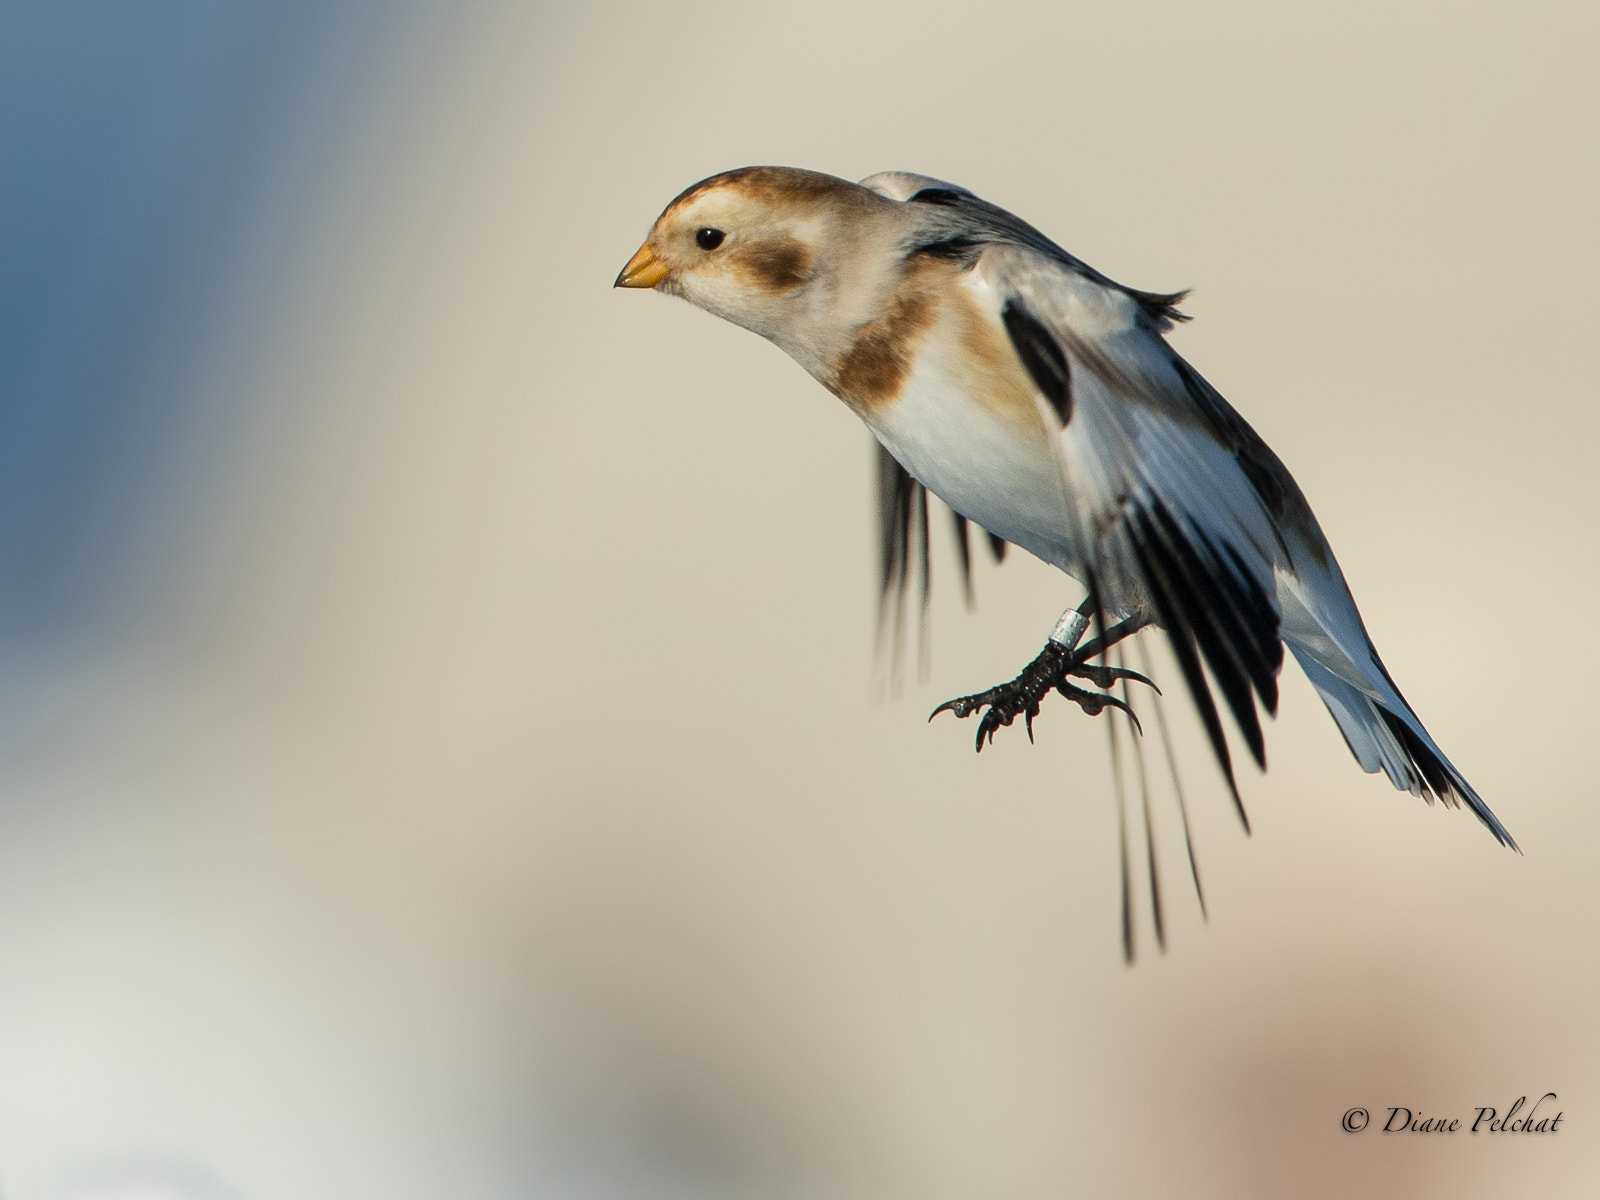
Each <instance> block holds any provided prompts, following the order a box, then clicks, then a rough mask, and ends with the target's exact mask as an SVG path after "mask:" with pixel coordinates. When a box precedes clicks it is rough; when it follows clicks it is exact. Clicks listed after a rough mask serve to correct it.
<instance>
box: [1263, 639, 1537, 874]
mask: <svg viewBox="0 0 1600 1200" xmlns="http://www.w3.org/2000/svg"><path fill="white" fill-rule="evenodd" d="M1319 640H1320V639H1319ZM1284 641H1285V643H1286V644H1287V645H1288V647H1289V649H1290V650H1291V651H1292V652H1293V653H1294V656H1295V659H1296V661H1298V662H1299V664H1300V666H1301V669H1302V670H1304V671H1305V673H1306V677H1307V678H1308V679H1310V680H1311V686H1312V687H1314V688H1316V689H1317V694H1318V695H1319V696H1321V697H1322V702H1323V703H1324V704H1326V705H1327V706H1328V711H1329V712H1330V713H1332V714H1333V719H1334V721H1335V722H1337V723H1338V726H1339V731H1340V732H1341V733H1343V734H1344V740H1345V743H1346V744H1347V745H1348V746H1349V747H1350V753H1351V754H1353V755H1355V758H1356V761H1357V762H1358V763H1360V764H1361V769H1362V770H1363V771H1367V772H1377V771H1379V770H1381V771H1382V772H1383V773H1384V774H1385V775H1387V776H1388V777H1389V779H1390V781H1391V782H1392V783H1393V784H1394V786H1395V787H1397V788H1399V789H1400V790H1401V791H1405V792H1410V793H1411V794H1412V795H1413V796H1421V797H1423V798H1424V799H1425V800H1427V801H1428V803H1430V804H1432V803H1433V798H1434V797H1435V796H1437V797H1439V799H1441V800H1443V801H1444V802H1445V803H1446V804H1449V805H1452V806H1457V807H1459V805H1460V804H1461V803H1462V802H1463V801H1465V802H1466V805H1467V807H1468V808H1470V809H1471V810H1472V811H1473V813H1475V814H1476V815H1477V818H1478V820H1480V821H1482V822H1483V823H1484V825H1486V826H1487V827H1488V829H1489V832H1490V833H1492V834H1494V836H1495V839H1496V840H1497V841H1499V842H1500V844H1501V845H1503V846H1509V847H1511V848H1512V849H1513V850H1516V849H1517V848H1518V847H1517V843H1516V842H1515V840H1513V839H1512V837H1511V835H1510V834H1509V833H1507V832H1506V828H1505V826H1504V825H1502V824H1500V819H1499V818H1498V817H1496V816H1495V815H1494V813H1493V812H1491V811H1490V809H1489V806H1488V805H1487V804H1485V803H1484V802H1483V797H1481V796H1479V795H1478V793H1477V792H1476V791H1474V790H1473V788H1472V785H1471V784H1469V783H1468V782H1467V781H1466V779H1465V778H1464V777H1463V776H1462V774H1461V772H1460V771H1458V770H1456V768H1455V766H1454V765H1453V764H1452V763H1451V762H1450V760H1449V759H1448V758H1446V757H1445V756H1444V751H1442V750H1440V749H1439V746H1438V744H1437V743H1436V742H1435V741H1434V740H1433V738H1431V737H1430V736H1428V731H1427V730H1426V729H1424V728H1423V727H1422V722H1421V721H1420V720H1418V718H1417V714H1416V713H1415V712H1413V711H1412V710H1411V706H1410V705H1409V704H1407V703H1406V701H1405V697H1404V696H1402V695H1401V694H1400V689H1399V688H1397V687H1395V685H1394V680H1392V679H1391V678H1390V677H1389V672H1388V671H1387V670H1386V669H1385V668H1384V666H1383V663H1382V662H1381V661H1380V660H1379V658H1378V655H1377V652H1376V651H1372V652H1371V656H1370V662H1371V665H1372V668H1374V669H1373V670H1363V669H1361V668H1362V667H1363V666H1365V664H1356V663H1353V662H1347V663H1341V664H1339V665H1340V666H1347V667H1355V668H1356V670H1357V671H1358V672H1359V677H1361V678H1362V680H1363V683H1365V684H1366V685H1367V686H1364V687H1357V686H1356V685H1355V684H1353V683H1351V682H1349V680H1348V679H1346V678H1341V676H1342V675H1347V674H1349V673H1350V672H1349V671H1348V670H1346V671H1341V672H1340V673H1339V674H1335V673H1334V672H1333V671H1332V670H1330V669H1329V667H1328V665H1326V664H1324V663H1323V662H1322V661H1321V660H1320V658H1319V657H1318V655H1317V654H1316V651H1315V650H1314V649H1313V648H1312V647H1310V646H1307V645H1305V644H1302V643H1300V642H1298V641H1296V640H1295V639H1294V638H1293V637H1292V636H1285V638H1284ZM1367 645H1368V648H1369V649H1370V647H1371V642H1370V640H1369V641H1368V642H1367ZM1317 649H1322V650H1324V652H1325V653H1326V649H1327V647H1326V643H1324V644H1323V645H1322V646H1319V647H1317ZM1341 657H1342V656H1341Z"/></svg>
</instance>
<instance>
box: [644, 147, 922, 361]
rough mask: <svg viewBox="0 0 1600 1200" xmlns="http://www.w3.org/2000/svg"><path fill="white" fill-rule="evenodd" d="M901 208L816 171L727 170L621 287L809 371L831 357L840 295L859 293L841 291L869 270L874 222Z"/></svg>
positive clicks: (677, 209)
mask: <svg viewBox="0 0 1600 1200" xmlns="http://www.w3.org/2000/svg"><path fill="white" fill-rule="evenodd" d="M894 207H896V206H895V205H894V204H893V202H892V201H889V200H887V198H885V197H883V196H880V195H878V194H877V193H875V192H871V191H868V190H867V189H866V188H863V187H860V186H858V185H856V184H853V183H849V182H846V181H845V180H843V179H836V178H834V177H833V176H831V175H822V174H818V173H817V172H815V171H802V170H798V169H795V168H792V167H745V168H743V169H741V170H737V171H727V172H725V173H723V174H721V175H713V176H712V177H711V178H710V179H706V180H703V181H702V182H700V183H697V184H695V185H694V186H693V187H691V188H689V189H688V190H687V191H685V192H684V193H683V194H681V195H680V196H678V198H677V199H675V200H674V201H673V202H672V203H671V204H669V205H667V207H666V210H665V211H664V212H663V213H662V214H661V216H660V217H659V218H657V220H656V223H655V226H654V228H652V229H651V230H650V236H649V237H647V238H646V239H645V242H644V245H643V246H641V247H639V252H638V253H637V254H635V255H634V256H633V257H632V258H631V259H630V260H629V261H628V265H627V266H625V267H623V268H622V272H621V274H619V275H618V276H617V280H616V286H617V287H631V288H655V289H656V290H658V291H662V292H667V293H670V294H672V295H676V296H682V297H683V298H684V299H685V300H688V301H689V302H690V303H691V304H694V305H696V306H697V307H699V308H703V309H705V310H706V311H707V312H711V313H714V314H716V315H717V316H719V317H723V318H724V319H726V320H729V321H732V322H733V323H734V324H736V325H741V326H743V327H744V328H746V329H749V330H751V331H753V332H755V333H759V334H761V335H762V336H763V337H766V338H770V339H771V340H772V341H774V342H777V343H778V344H779V345H780V346H782V347H783V348H784V349H785V350H787V351H789V352H790V353H791V354H793V355H794V356H795V357H796V358H798V359H800V360H801V362H802V363H804V362H806V361H807V359H808V358H811V357H813V356H814V354H815V353H820V352H821V351H822V350H823V349H824V347H823V346H822V345H821V343H822V342H824V341H826V340H828V339H827V335H828V334H829V333H830V332H831V331H834V330H838V329H839V328H840V325H841V323H840V317H841V315H845V316H846V317H848V314H841V313H840V312H839V311H838V304H839V302H840V297H841V294H842V293H843V294H846V295H848V294H851V293H854V292H857V291H859V289H856V288H847V289H841V287H840V284H841V282H843V281H844V280H845V279H846V277H849V278H850V279H852V280H854V279H857V277H859V275H860V274H861V272H862V270H863V269H870V265H871V264H870V261H868V262H866V263H865V264H864V262H863V255H862V254H861V253H860V252H859V251H860V249H861V248H862V247H863V246H865V245H866V244H867V239H868V238H870V236H871V232H872V229H873V228H874V226H875V224H876V220H875V218H876V219H883V218H884V217H885V216H886V210H889V209H892V208H894ZM863 299H870V297H863ZM808 351H809V352H811V353H808Z"/></svg>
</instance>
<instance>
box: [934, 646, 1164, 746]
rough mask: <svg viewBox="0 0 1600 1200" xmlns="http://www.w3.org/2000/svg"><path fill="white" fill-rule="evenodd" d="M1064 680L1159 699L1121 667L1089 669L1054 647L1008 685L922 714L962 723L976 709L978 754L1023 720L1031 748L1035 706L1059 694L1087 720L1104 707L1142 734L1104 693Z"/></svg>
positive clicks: (1124, 706)
mask: <svg viewBox="0 0 1600 1200" xmlns="http://www.w3.org/2000/svg"><path fill="white" fill-rule="evenodd" d="M1069 676H1075V677H1078V678H1081V679H1087V680H1089V681H1090V682H1091V683H1093V684H1095V685H1096V686H1098V687H1101V688H1111V687H1113V686H1115V684H1116V683H1117V681H1118V680H1132V681H1133V682H1135V683H1142V684H1144V685H1146V686H1147V687H1149V688H1152V689H1154V690H1155V691H1156V693H1157V694H1158V695H1159V694H1160V689H1158V688H1156V685H1155V684H1154V683H1153V682H1151V681H1150V680H1149V679H1148V678H1146V677H1145V676H1143V675H1141V674H1139V672H1137V671H1131V670H1128V669H1127V668H1125V667H1110V666H1098V665H1095V664H1091V663H1088V662H1085V661H1084V654H1083V650H1082V649H1080V650H1079V651H1078V652H1077V653H1075V654H1074V653H1072V652H1069V651H1068V650H1067V649H1066V648H1065V647H1064V646H1061V645H1059V644H1058V643H1056V642H1047V643H1046V644H1045V648H1044V649H1043V650H1041V651H1040V652H1039V655H1038V657H1036V658H1035V659H1034V660H1033V661H1032V662H1031V663H1029V664H1028V665H1027V666H1026V667H1024V668H1023V670H1022V673H1021V674H1020V675H1018V676H1017V677H1016V678H1015V679H1013V680H1011V682H1009V683H1002V684H1000V685H998V686H997V687H992V688H989V689H988V690H987V691H982V692H974V693H973V694H972V695H970V696H957V697H956V698H955V699H954V700H946V701H945V702H944V703H943V704H941V705H939V707H938V708H936V709H934V710H933V712H931V713H929V714H928V720H930V721H931V720H933V718H934V717H937V716H938V715H939V714H940V713H942V712H952V713H955V715H956V716H957V717H960V718H966V717H969V716H971V715H973V714H974V713H976V712H978V711H979V710H980V709H981V710H983V716H982V717H981V718H980V719H979V721H978V731H977V737H976V738H975V739H974V741H975V746H974V748H975V749H976V750H977V751H978V752H979V753H981V752H982V751H983V747H984V743H985V742H986V741H987V742H988V744H990V745H993V744H994V735H995V733H996V731H998V730H999V729H1000V727H1001V726H1003V725H1010V724H1011V723H1012V722H1013V721H1015V720H1016V719H1017V718H1018V717H1019V716H1020V717H1022V719H1023V728H1024V729H1026V730H1027V734H1028V741H1029V742H1032V741H1033V719H1034V718H1035V717H1036V716H1038V715H1039V705H1040V703H1041V702H1042V701H1043V700H1044V698H1045V697H1046V696H1048V695H1049V694H1050V693H1051V692H1060V693H1061V694H1062V695H1063V696H1065V697H1067V699H1069V700H1072V701H1074V702H1075V703H1076V704H1077V705H1078V707H1079V708H1081V709H1083V711H1084V712H1085V713H1087V714H1089V715H1090V716H1098V715H1099V714H1100V713H1101V712H1103V711H1105V709H1106V708H1108V707H1109V708H1118V709H1121V710H1122V711H1123V712H1125V713H1127V714H1128V719H1129V720H1130V721H1132V722H1133V727H1134V729H1135V730H1137V731H1138V732H1139V733H1140V734H1143V733H1144V729H1143V728H1142V727H1141V726H1140V724H1139V718H1138V717H1137V716H1136V715H1135V714H1134V712H1133V710H1132V709H1131V708H1129V707H1128V705H1127V704H1126V703H1124V702H1123V701H1122V700H1119V699H1118V698H1117V697H1116V696H1114V695H1110V694H1108V693H1107V692H1103V691H1102V692H1091V691H1088V690H1087V689H1084V688H1080V687H1078V686H1076V685H1075V684H1072V683H1069V682H1067V679H1068V677H1069Z"/></svg>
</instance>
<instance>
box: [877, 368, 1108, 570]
mask: <svg viewBox="0 0 1600 1200" xmlns="http://www.w3.org/2000/svg"><path fill="white" fill-rule="evenodd" d="M862 417H863V419H864V420H865V421H866V422H867V424H868V426H869V427H871V429H872V432H873V433H874V434H875V435H877V438H878V440H879V441H880V442H882V443H883V446H884V448H885V449H886V450H888V451H889V453H890V454H892V455H894V457H895V459H896V460H897V461H898V462H899V463H900V465H901V466H903V467H905V469H906V470H907V471H909V472H910V473H911V475H912V477H913V478H914V479H916V480H917V481H918V482H919V483H921V484H922V485H923V486H924V487H926V488H927V489H928V490H929V491H930V492H932V493H933V494H934V495H936V496H938V497H939V499H941V500H943V501H944V502H945V503H946V504H948V505H949V506H950V507H951V508H953V509H955V511H956V512H958V513H960V514H961V515H962V516H964V517H966V518H968V519H969V520H971V521H975V522H977V523H978V524H979V525H981V526H983V528H985V529H987V530H988V531H989V532H990V533H993V534H995V535H997V536H999V537H1002V538H1005V540H1006V541H1008V542H1012V543H1014V544H1015V545H1018V546H1021V547H1022V548H1023V549H1024V550H1027V551H1028V552H1030V553H1031V554H1034V555H1036V556H1038V557H1039V558H1041V559H1043V560H1044V561H1046V562H1048V563H1052V564H1053V565H1055V566H1058V567H1060V568H1061V569H1062V570H1064V571H1067V572H1068V573H1069V574H1073V575H1077V574H1078V573H1079V572H1078V570H1077V568H1078V567H1079V566H1080V564H1081V562H1082V555H1081V554H1079V553H1078V552H1077V548H1076V545H1075V543H1076V540H1077V539H1076V537H1075V536H1074V535H1075V531H1076V525H1075V522H1074V520H1073V517H1072V513H1071V510H1070V508H1069V507H1068V501H1067V493H1066V487H1065V480H1064V479H1063V477H1062V471H1061V460H1060V457H1059V454H1058V452H1057V451H1056V449H1055V447H1054V445H1053V444H1052V443H1053V441H1054V438H1053V435H1052V433H1051V432H1049V431H1048V429H1047V426H1046V424H1045V421H1044V418H1043V416H1042V415H1041V413H1040V412H1039V405H1038V403H1037V402H1036V401H1035V400H1034V399H1033V397H1032V395H1031V393H1030V394H1029V395H1027V397H1026V398H1025V401H1019V400H1018V399H1017V398H1015V397H1008V398H1005V399H1003V400H1001V401H999V402H996V398H995V397H993V396H992V395H991V396H988V397H986V398H985V399H983V400H978V399H974V398H973V389H972V388H971V387H970V385H969V384H968V383H967V381H965V380H961V379H959V378H952V373H951V372H948V371H945V370H942V369H941V368H940V364H939V363H937V362H936V361H929V360H928V359H926V358H925V359H924V360H923V361H922V362H920V363H919V364H918V365H917V367H916V369H915V370H914V371H913V372H912V373H911V375H910V377H909V378H908V379H907V380H906V383H905V386H904V387H903V388H902V389H901V392H900V395H899V397H898V398H897V399H896V400H895V402H894V403H892V404H889V405H885V406H883V407H881V408H879V409H876V410H875V411H873V412H871V413H863V414H862Z"/></svg>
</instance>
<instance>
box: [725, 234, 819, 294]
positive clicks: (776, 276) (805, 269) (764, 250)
mask: <svg viewBox="0 0 1600 1200" xmlns="http://www.w3.org/2000/svg"><path fill="white" fill-rule="evenodd" d="M733 261H734V268H735V269H736V270H737V271H739V272H740V273H741V274H743V275H745V276H746V277H748V278H749V279H750V280H751V282H753V283H754V284H755V285H756V286H757V287H759V288H761V289H762V290H763V291H766V292H769V293H771V294H772V295H775V296H781V295H783V293H785V292H792V291H794V289H795V288H797V287H799V286H800V285H801V284H802V283H804V282H805V281H806V280H807V279H808V278H809V277H810V275H811V251H809V250H807V249H806V248H805V247H804V246H803V245H801V244H800V243H799V242H797V241H795V240H794V239H793V238H787V237H786V238H772V239H769V240H767V241H764V242H757V243H755V244H753V245H750V246H744V247H740V248H739V249H738V251H737V252H736V253H735V254H734V256H733Z"/></svg>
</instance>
